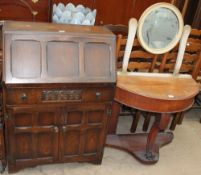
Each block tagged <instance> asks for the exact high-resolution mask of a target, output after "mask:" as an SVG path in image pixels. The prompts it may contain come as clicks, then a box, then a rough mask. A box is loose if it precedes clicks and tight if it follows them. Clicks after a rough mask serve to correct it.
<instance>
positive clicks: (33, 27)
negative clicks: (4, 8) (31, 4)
mask: <svg viewBox="0 0 201 175" xmlns="http://www.w3.org/2000/svg"><path fill="white" fill-rule="evenodd" d="M4 32H5V33H21V32H23V33H30V32H31V33H33V32H34V33H43V34H44V32H45V33H46V34H48V33H58V34H67V33H68V34H69V33H73V34H78V35H83V34H85V35H86V34H87V35H97V34H98V35H99V36H107V37H115V36H114V34H113V33H112V32H110V31H109V30H108V29H107V28H105V27H101V26H83V25H82V26H81V25H64V24H53V23H42V22H19V21H4Z"/></svg>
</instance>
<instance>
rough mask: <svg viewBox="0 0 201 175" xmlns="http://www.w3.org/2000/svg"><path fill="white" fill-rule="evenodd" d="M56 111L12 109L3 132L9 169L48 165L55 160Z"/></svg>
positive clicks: (56, 137) (56, 139) (56, 150)
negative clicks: (10, 167)
mask: <svg viewBox="0 0 201 175" xmlns="http://www.w3.org/2000/svg"><path fill="white" fill-rule="evenodd" d="M57 118H58V111H57V109H54V108H48V109H47V108H46V109H45V108H44V109H40V108H32V109H31V108H23V107H22V108H20V107H19V108H17V107H16V108H12V109H11V112H9V113H8V119H7V125H6V127H7V130H8V135H9V137H8V139H9V140H8V145H9V155H10V157H9V162H10V164H12V165H13V166H15V165H18V166H20V165H21V166H23V164H29V165H35V164H38V163H50V162H54V161H55V160H57V159H58V137H59V134H58V133H59V128H58V127H57V126H56V124H57V120H58V119H57Z"/></svg>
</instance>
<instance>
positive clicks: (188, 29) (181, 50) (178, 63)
mask: <svg viewBox="0 0 201 175" xmlns="http://www.w3.org/2000/svg"><path fill="white" fill-rule="evenodd" d="M190 32H191V26H189V25H185V26H184V29H183V34H182V37H181V40H180V44H179V50H178V55H177V61H176V64H175V68H174V72H173V75H175V76H176V75H178V74H179V70H180V68H181V65H182V61H183V58H184V52H185V49H186V44H187V40H188V37H189V35H190Z"/></svg>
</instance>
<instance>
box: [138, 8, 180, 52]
mask: <svg viewBox="0 0 201 175" xmlns="http://www.w3.org/2000/svg"><path fill="white" fill-rule="evenodd" d="M178 32H179V20H178V18H177V16H176V14H175V13H174V12H173V11H172V10H170V9H168V8H165V7H160V8H157V9H155V10H153V11H151V12H150V13H149V14H148V15H147V16H146V18H145V20H144V23H143V25H142V38H143V40H144V42H145V43H146V44H147V46H148V47H150V48H153V49H161V48H164V47H167V46H168V45H169V44H170V43H171V42H172V41H173V40H174V39H175V37H176V35H177V34H178Z"/></svg>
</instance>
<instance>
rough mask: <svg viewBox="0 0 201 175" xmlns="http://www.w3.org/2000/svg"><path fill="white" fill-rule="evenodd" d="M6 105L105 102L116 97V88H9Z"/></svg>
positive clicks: (6, 92)
mask: <svg viewBox="0 0 201 175" xmlns="http://www.w3.org/2000/svg"><path fill="white" fill-rule="evenodd" d="M5 94H6V104H7V105H16V104H41V103H57V102H60V103H62V102H63V103H67V102H77V103H79V102H105V101H111V100H112V99H113V97H114V87H101V88H67V89H66V88H56V89H48V88H44V89H41V88H36V89H35V88H9V89H7V90H6V91H5Z"/></svg>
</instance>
